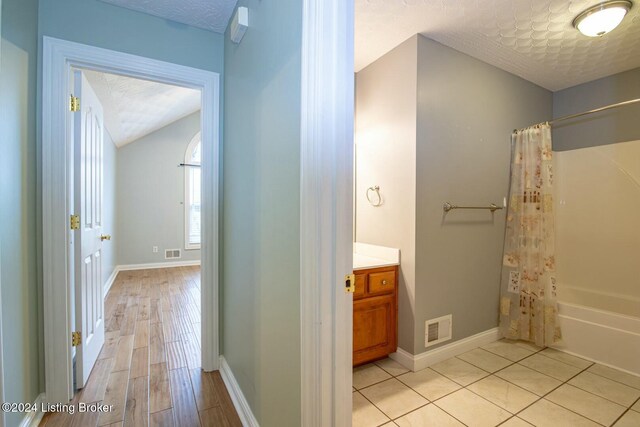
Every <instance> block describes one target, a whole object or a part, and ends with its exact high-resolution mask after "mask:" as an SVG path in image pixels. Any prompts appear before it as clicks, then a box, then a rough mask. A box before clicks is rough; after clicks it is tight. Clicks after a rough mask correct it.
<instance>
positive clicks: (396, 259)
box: [353, 242, 400, 270]
mask: <svg viewBox="0 0 640 427" xmlns="http://www.w3.org/2000/svg"><path fill="white" fill-rule="evenodd" d="M393 265H400V249H396V248H387V247H385V246H377V245H370V244H367V243H360V242H354V244H353V269H354V270H363V269H367V268H378V267H390V266H393Z"/></svg>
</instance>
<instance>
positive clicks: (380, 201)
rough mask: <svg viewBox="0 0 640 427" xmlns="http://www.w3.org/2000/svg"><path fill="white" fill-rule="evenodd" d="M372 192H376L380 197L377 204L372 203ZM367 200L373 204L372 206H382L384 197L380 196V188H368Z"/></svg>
mask: <svg viewBox="0 0 640 427" xmlns="http://www.w3.org/2000/svg"><path fill="white" fill-rule="evenodd" d="M371 191H375V192H376V194H377V196H378V201H377V202H373V201H371V197H370V196H369V192H371ZM367 200H368V201H369V203H370V204H371V206H373V207H375V208H377V207H378V206H380V205H382V196H381V195H380V186H378V185H376V186H375V187H369V188H367Z"/></svg>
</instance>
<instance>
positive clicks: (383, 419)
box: [351, 392, 389, 427]
mask: <svg viewBox="0 0 640 427" xmlns="http://www.w3.org/2000/svg"><path fill="white" fill-rule="evenodd" d="M351 420H352V425H353V427H374V426H379V425H383V424H385V423H387V422H388V421H389V418H388V417H387V416H386V415H385V414H383V413H382V411H380V410H379V409H378V408H376V407H375V406H374V405H373V404H372V403H371V402H369V401H368V400H367V399H365V398H364V396H362V395H361V394H360V393H358V392H355V393H353V413H352V414H351Z"/></svg>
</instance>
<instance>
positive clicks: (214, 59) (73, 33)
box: [38, 0, 223, 72]
mask: <svg viewBox="0 0 640 427" xmlns="http://www.w3.org/2000/svg"><path fill="white" fill-rule="evenodd" d="M39 17H40V19H39V24H38V34H39V35H40V36H50V37H56V38H59V39H64V40H70V41H74V42H78V43H83V44H88V45H91V46H97V47H102V48H105V49H111V50H116V51H119V52H126V53H131V54H134V55H140V56H144V57H147V58H153V59H158V60H161V61H167V62H172V63H175V64H182V65H187V66H189V67H194V68H201V69H203V70H209V71H216V72H221V71H222V60H223V57H222V51H223V36H222V35H221V34H216V33H213V32H211V31H206V30H202V29H199V28H194V27H190V26H188V25H184V24H178V23H175V22H171V21H167V20H165V19H162V18H158V17H155V16H151V15H147V14H145V13H140V12H136V11H133V10H130V9H125V8H122V7H118V6H114V5H111V4H108V3H105V2H102V1H99V0H40V12H39Z"/></svg>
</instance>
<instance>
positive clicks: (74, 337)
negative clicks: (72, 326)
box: [71, 332, 82, 347]
mask: <svg viewBox="0 0 640 427" xmlns="http://www.w3.org/2000/svg"><path fill="white" fill-rule="evenodd" d="M80 344H82V333H81V332H71V345H72V346H73V347H77V346H79V345H80Z"/></svg>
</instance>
